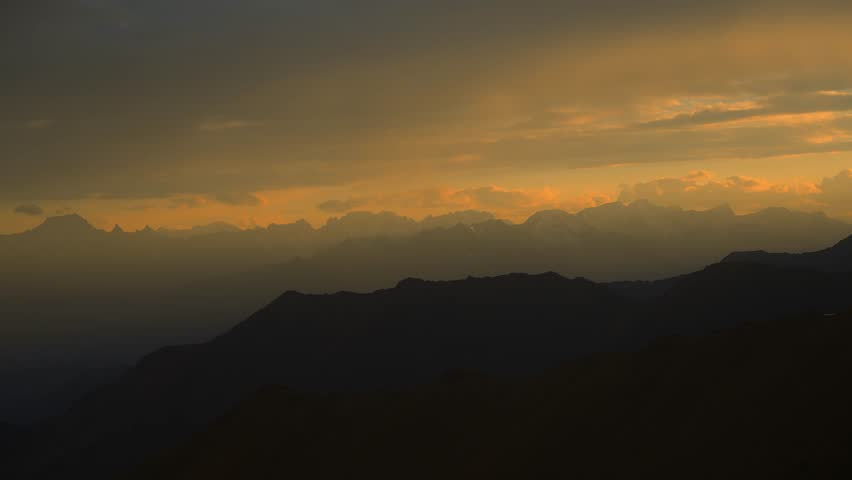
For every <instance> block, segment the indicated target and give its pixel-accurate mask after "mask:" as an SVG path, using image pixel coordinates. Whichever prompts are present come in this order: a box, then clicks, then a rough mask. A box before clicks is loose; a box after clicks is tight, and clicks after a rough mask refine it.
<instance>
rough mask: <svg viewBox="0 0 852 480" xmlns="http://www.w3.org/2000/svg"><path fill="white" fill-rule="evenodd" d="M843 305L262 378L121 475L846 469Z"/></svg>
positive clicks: (849, 395)
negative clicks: (560, 356) (555, 353)
mask: <svg viewBox="0 0 852 480" xmlns="http://www.w3.org/2000/svg"><path fill="white" fill-rule="evenodd" d="M851 343H852V315H850V314H844V315H839V316H832V317H825V316H823V315H816V316H807V317H798V318H792V319H786V320H779V321H771V322H764V323H750V324H745V325H741V326H739V327H737V328H735V329H732V330H729V331H725V332H723V333H722V334H720V335H715V336H710V337H704V338H691V337H670V338H666V339H664V340H660V341H657V342H655V343H654V344H652V345H651V346H650V347H649V348H645V349H643V350H641V351H638V352H636V353H610V354H598V355H593V356H590V357H587V358H584V359H582V360H578V361H574V362H571V363H568V364H567V365H565V366H563V367H561V368H558V369H554V370H551V371H549V372H547V373H545V374H543V375H540V376H538V377H535V378H533V379H528V380H508V381H507V380H497V379H493V378H489V377H486V376H481V375H476V374H473V373H470V372H469V373H464V372H457V373H456V374H452V375H446V376H445V378H444V380H443V381H442V382H438V383H434V384H431V385H429V386H423V387H418V388H413V389H403V390H398V391H392V392H380V393H370V394H338V395H323V394H304V393H297V392H294V391H293V390H291V389H288V388H284V387H268V388H264V389H262V390H261V391H259V392H258V393H257V394H256V395H254V396H253V397H251V398H250V399H249V400H247V401H245V402H242V403H241V404H240V405H239V406H238V407H236V408H235V409H234V410H232V411H231V412H230V413H229V414H227V415H225V416H224V417H222V418H220V419H219V420H217V421H216V422H215V423H213V424H212V426H211V427H209V428H207V429H206V430H205V431H204V432H202V433H200V434H198V435H195V436H194V437H193V438H192V439H191V440H190V441H189V442H187V443H186V444H184V445H183V446H181V447H180V448H177V449H174V450H172V451H170V452H168V453H165V454H161V455H158V456H157V457H155V458H154V459H152V460H150V461H148V462H147V463H146V464H145V465H144V466H140V467H136V468H134V469H133V472H132V473H131V474H130V475H129V476H128V478H130V479H148V478H158V479H175V480H178V479H181V480H183V479H197V478H203V479H207V480H212V479H226V478H245V479H255V478H311V479H325V478H328V479H340V478H374V479H384V478H387V479H397V478H408V479H421V478H422V479H435V478H445V479H454V478H458V479H470V478H489V479H499V478H506V479H517V478H571V479H588V478H672V479H675V478H676V479H682V478H691V479H711V478H712V479H718V478H743V479H762V478H767V479H768V478H772V479H784V478H809V479H812V478H849V475H850V474H852V456H850V455H849V452H852V410H850V408H849V405H850V404H852V388H850V385H849V381H848V379H849V378H850V375H852V349H850V348H849V345H850V344H851Z"/></svg>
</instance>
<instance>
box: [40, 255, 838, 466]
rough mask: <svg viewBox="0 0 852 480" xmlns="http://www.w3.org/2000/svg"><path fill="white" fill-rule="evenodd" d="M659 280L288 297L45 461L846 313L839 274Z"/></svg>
mask: <svg viewBox="0 0 852 480" xmlns="http://www.w3.org/2000/svg"><path fill="white" fill-rule="evenodd" d="M665 282H666V283H665V284H664V285H662V286H661V287H662V288H660V289H657V288H656V287H655V286H654V285H649V286H648V285H643V286H642V287H641V288H642V289H643V290H644V291H651V292H655V293H654V294H653V295H650V296H646V295H635V297H636V298H640V299H641V300H630V299H628V298H627V297H625V296H623V295H621V294H620V293H618V292H619V291H626V290H629V289H630V287H629V286H627V287H625V286H621V287H620V288H621V290H619V288H612V287H609V286H607V285H603V284H596V283H594V282H591V281H588V280H585V279H582V278H576V279H568V278H565V277H562V276H561V275H558V274H556V273H552V272H551V273H545V274H539V275H528V274H511V275H502V276H496V277H470V278H467V279H463V280H452V281H424V280H417V279H412V278H408V279H406V280H403V281H401V282H399V284H398V286H397V287H396V288H390V289H384V290H378V291H375V292H373V293H370V294H361V293H347V292H339V293H336V294H319V295H317V294H313V295H312V294H299V293H296V292H288V293H285V294H283V295H281V296H279V297H278V298H277V299H276V300H275V301H274V302H272V303H270V304H269V305H268V306H266V307H265V308H263V309H261V310H260V311H258V312H257V313H255V314H254V315H252V316H251V317H249V318H248V319H247V320H245V321H243V322H242V323H240V324H239V325H237V326H236V327H234V328H232V329H231V330H230V331H228V332H227V333H225V334H223V335H221V336H219V337H217V338H215V339H213V340H211V341H209V342H205V343H201V344H196V345H184V346H177V347H169V348H166V349H161V350H159V351H157V352H155V353H154V354H151V355H149V356H147V357H145V358H144V360H143V361H141V362H140V363H139V364H138V365H137V366H136V367H135V368H133V369H131V370H130V371H129V372H128V373H127V374H125V375H124V376H123V377H122V378H121V379H120V380H119V381H117V382H115V383H114V384H112V385H109V386H107V387H105V388H104V389H102V390H101V391H99V392H97V393H95V394H93V395H91V396H90V397H88V398H86V399H85V400H84V401H81V402H79V403H78V404H76V405H75V407H74V408H73V409H72V410H71V412H69V414H68V415H67V416H65V417H63V418H62V419H61V421H60V422H58V423H57V424H56V425H55V427H54V429H53V432H54V433H53V435H55V436H53V437H52V438H51V439H50V442H49V444H50V445H54V446H55V449H53V448H51V449H50V450H49V451H47V452H46V453H45V454H46V455H48V458H51V459H52V460H51V461H50V462H49V463H46V464H44V466H45V468H47V469H48V471H53V472H68V471H75V469H77V471H86V473H87V474H88V475H90V476H91V477H96V475H95V474H94V473H93V472H92V468H91V466H92V465H101V466H102V467H103V468H104V470H103V471H104V472H109V471H110V469H112V468H114V467H117V466H121V465H129V464H132V463H133V462H136V461H138V460H140V459H141V458H142V457H143V456H145V455H147V454H148V453H149V452H151V449H152V448H159V447H163V446H169V445H175V444H176V442H179V441H181V440H182V439H185V438H186V437H187V435H189V434H190V433H191V432H193V431H195V430H196V429H197V428H199V427H200V426H201V425H203V424H205V423H206V422H208V421H210V420H212V419H214V418H216V417H217V416H219V415H221V414H222V413H223V412H225V411H226V410H227V409H228V408H230V407H231V406H233V405H234V404H235V403H236V402H238V401H239V400H240V399H242V398H244V397H245V396H246V395H249V394H251V393H252V392H254V391H256V389H257V388H259V387H260V386H262V385H266V384H282V385H287V386H289V387H291V388H294V389H296V390H298V391H302V392H327V393H328V392H353V391H361V392H364V391H369V390H375V389H387V388H407V387H408V386H411V385H414V384H417V383H421V382H428V381H435V380H437V379H439V378H441V376H442V375H443V374H444V373H445V372H447V371H452V370H457V369H461V370H469V371H477V372H482V373H483V374H485V375H501V376H502V375H507V376H515V375H519V374H529V373H533V372H536V371H541V370H542V369H545V368H549V367H553V366H555V365H558V364H559V363H560V362H563V361H566V360H571V359H573V358H576V357H578V356H581V355H586V354H589V353H593V352H605V351H625V350H628V351H629V350H632V349H635V348H638V347H641V346H643V345H645V344H646V343H647V342H648V341H649V340H651V339H653V338H657V337H659V336H661V335H678V334H706V333H711V332H716V331H719V330H720V329H723V328H727V327H731V326H733V325H735V324H737V323H738V322H741V321H744V320H747V321H760V320H768V319H771V318H775V317H779V316H786V315H795V314H801V313H804V312H818V313H819V314H822V313H831V312H839V311H845V310H847V309H848V308H850V307H852V297H850V296H849V292H850V291H852V274H845V273H826V272H819V271H810V270H802V269H785V268H779V267H774V266H768V265H760V264H754V263H726V264H719V265H713V266H710V267H708V268H705V269H703V270H701V271H698V272H695V273H692V274H689V275H684V276H681V277H678V278H676V279H672V280H667V281H665ZM660 290H662V293H661V292H660ZM164 419H167V420H164ZM95 452H96V453H95ZM93 455H94V456H96V457H97V458H94V457H93ZM35 464H39V465H41V463H38V462H36V463H35ZM51 469H55V470H51ZM80 469H82V470H80Z"/></svg>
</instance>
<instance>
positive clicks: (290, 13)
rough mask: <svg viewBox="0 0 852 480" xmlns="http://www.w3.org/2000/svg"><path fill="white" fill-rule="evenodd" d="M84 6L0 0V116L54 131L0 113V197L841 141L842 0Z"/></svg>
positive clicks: (187, 188)
mask: <svg viewBox="0 0 852 480" xmlns="http://www.w3.org/2000/svg"><path fill="white" fill-rule="evenodd" d="M85 3H91V2H82V3H81V2H58V1H50V2H44V1H33V0H8V1H6V2H3V8H4V9H5V10H4V11H5V12H9V14H8V15H0V28H2V30H3V32H4V34H5V35H6V38H7V39H8V41H6V42H2V44H0V57H2V58H4V60H5V63H6V65H7V66H8V70H9V71H14V72H18V73H20V75H17V74H16V75H15V76H11V77H10V76H7V77H4V78H0V89H2V90H3V91H4V92H6V94H5V95H4V102H5V103H4V108H3V109H2V111H0V125H16V126H20V125H21V124H22V122H23V121H24V120H27V118H24V119H21V118H20V112H28V115H30V116H31V118H32V119H36V120H33V121H34V122H36V121H43V120H39V119H47V118H50V119H55V121H56V122H57V124H59V123H60V122H61V125H62V127H63V128H61V129H59V128H54V129H51V130H50V132H49V133H50V134H51V138H50V141H44V138H40V137H41V135H36V134H35V133H34V132H22V130H23V129H22V128H8V129H0V145H3V147H2V150H3V151H2V155H0V171H3V172H4V175H2V176H0V197H4V198H5V199H6V200H11V201H14V200H13V199H18V198H39V199H48V200H53V199H63V200H64V199H82V198H90V197H91V196H92V195H94V194H98V193H105V194H110V195H113V196H128V197H137V198H154V197H158V198H169V197H172V196H174V195H176V194H181V195H183V194H192V195H202V196H211V195H215V193H216V192H221V191H244V192H256V191H263V190H273V189H283V188H299V187H307V186H316V185H318V184H327V183H329V182H334V184H335V185H338V186H340V185H343V186H346V185H353V184H355V183H356V182H360V181H362V180H365V179H366V180H369V181H372V182H373V183H374V184H377V183H379V182H380V181H383V180H384V181H386V182H388V183H387V184H385V186H384V188H385V189H390V188H393V189H406V188H416V187H415V186H416V185H421V184H422V183H420V182H417V183H415V182H414V181H413V180H412V181H411V183H410V184H409V185H397V184H392V183H390V182H391V181H390V180H387V176H388V175H389V172H394V171H399V170H403V169H409V167H410V166H411V165H421V164H427V165H429V166H427V167H424V168H423V171H424V174H428V175H431V176H433V177H435V178H434V179H430V180H429V181H432V182H433V184H457V183H458V178H460V177H459V176H458V175H457V174H458V173H459V172H464V173H466V174H467V173H470V175H468V176H466V177H465V178H466V179H470V180H466V181H467V182H469V184H471V185H484V184H489V183H492V182H499V181H500V180H498V179H499V178H506V175H500V176H498V177H492V176H490V175H492V173H493V172H495V171H496V170H498V169H499V170H500V171H501V173H502V174H508V175H511V174H513V173H518V174H527V173H530V172H531V171H536V170H545V171H551V170H553V171H555V170H556V169H561V170H563V171H564V170H568V169H573V168H579V167H591V166H600V165H612V164H624V163H652V162H661V161H675V160H694V161H701V160H706V159H719V158H735V157H741V158H744V157H748V158H753V157H769V156H775V155H788V154H795V153H801V152H825V151H829V150H831V151H842V150H849V149H852V144H850V140H848V139H847V137H846V136H845V134H846V133H848V132H850V131H852V129H850V128H846V127H843V125H841V124H840V123H839V122H841V120H842V118H840V117H842V116H843V115H845V114H846V113H848V111H849V108H847V106H848V99H847V98H845V97H846V96H847V95H845V92H846V91H847V90H848V89H849V87H850V86H852V57H850V56H849V55H848V51H847V50H848V49H847V48H845V47H844V46H845V45H849V44H850V42H852V31H850V29H849V28H848V24H849V23H850V20H852V14H850V8H852V4H850V2H848V1H846V2H841V1H831V0H814V1H812V2H807V5H805V4H803V2H797V1H793V0H778V1H775V2H770V3H772V8H771V9H767V8H765V7H766V3H767V2H765V1H758V0H744V1H742V0H741V1H734V0H719V1H714V2H700V1H689V2H677V1H670V0H663V1H652V2H636V1H635V0H606V1H601V2H590V1H584V0H574V1H572V0H531V1H530V2H520V3H519V2H517V1H516V0H471V1H468V2H465V8H459V6H458V2H452V1H448V0H435V1H430V2H399V1H398V0H367V1H364V2H358V4H357V5H355V3H352V2H349V3H351V5H350V4H348V3H347V2H334V3H335V8H328V5H325V3H326V2H311V1H309V0H294V1H291V2H268V1H259V0H254V1H252V0H247V1H245V2H225V1H216V2H202V1H201V0H187V1H184V2H171V3H169V2H126V1H125V2H100V1H99V2H96V3H98V4H105V5H106V4H109V5H120V6H121V7H120V9H119V10H120V11H121V14H120V15H118V16H113V15H112V14H109V15H105V14H104V10H107V9H104V8H94V9H93V8H91V7H81V5H84V4H85ZM338 4H339V5H338ZM109 10H111V9H109ZM105 18H108V19H109V22H107V23H117V22H123V21H125V20H126V19H132V20H133V21H132V22H130V23H131V25H132V27H133V28H132V30H133V32H132V35H129V34H127V32H124V33H122V32H117V31H116V30H115V29H112V28H104V24H105ZM471 25H473V26H475V28H469V27H470V26H471ZM612 38H621V39H623V41H619V42H612V41H611V40H612ZM22 44H26V45H27V46H28V48H27V51H26V52H25V51H23V50H21V49H20V48H19V46H20V45H22ZM57 45H62V48H61V49H57V48H56V46H57ZM340 45H346V46H347V48H345V49H341V48H340ZM814 52H817V54H815V53H814ZM577 65H582V66H583V68H577ZM223 66H227V67H224V68H223ZM777 72H785V74H784V75H778V74H777ZM59 79H61V82H59ZM648 99H652V100H654V101H656V102H657V105H656V108H659V109H660V110H659V111H658V112H656V113H654V114H653V115H647V114H648V112H649V111H650V110H643V107H645V106H646V104H647V103H648ZM844 102H846V103H844ZM844 105H847V106H844ZM825 112H829V113H832V114H833V115H834V116H833V117H825V118H821V117H819V116H818V115H817V116H814V115H813V114H822V113H825ZM655 121H656V122H668V123H667V124H666V123H657V124H649V125H644V126H643V125H642V124H643V123H648V122H655ZM821 123H828V124H836V125H833V126H832V125H823V126H821V127H820V128H823V127H824V128H825V129H827V130H829V129H835V128H836V130H837V131H838V133H839V134H837V135H835V134H833V132H832V131H825V132H823V131H822V130H818V131H817V130H814V129H815V125H816V124H821ZM38 125H44V123H42V124H36V123H34V124H33V126H38ZM257 125H262V126H263V128H251V127H254V126H257ZM720 125H724V126H725V129H724V131H720V130H719V129H718V128H709V127H708V126H714V127H718V126H720ZM729 127H730V128H729ZM734 127H735V128H734ZM188 130H190V131H188ZM734 130H736V131H734ZM225 133H226V134H225ZM471 152H475V153H474V154H471ZM434 159H442V160H443V159H449V161H446V162H444V161H435V160H434ZM318 165H319V167H317V166H318ZM368 167H369V168H368ZM235 171H236V172H239V174H238V175H237V174H234V175H231V174H225V175H219V174H217V172H235ZM90 172H97V174H96V175H95V174H92V173H90ZM477 175H479V176H478V177H477ZM418 180H419V177H418ZM406 181H407V180H406ZM323 182H324V183H323ZM495 196H499V194H498V195H495ZM503 197H506V195H503ZM492 200H493V199H492ZM311 206H313V202H312V205H311Z"/></svg>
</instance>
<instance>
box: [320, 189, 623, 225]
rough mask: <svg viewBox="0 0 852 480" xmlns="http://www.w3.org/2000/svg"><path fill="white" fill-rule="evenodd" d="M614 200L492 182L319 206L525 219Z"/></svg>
mask: <svg viewBox="0 0 852 480" xmlns="http://www.w3.org/2000/svg"><path fill="white" fill-rule="evenodd" d="M611 201H613V198H612V197H611V196H610V195H608V194H605V193H593V194H581V195H577V196H573V197H568V198H565V197H563V195H562V194H561V193H560V192H559V191H557V190H555V189H552V188H540V189H512V188H504V187H499V186H496V185H489V186H483V187H471V188H462V189H456V188H441V187H436V188H427V189H419V190H410V191H404V192H394V193H388V194H381V195H372V196H358V197H350V198H348V199H345V200H328V201H325V202H323V203H321V204H319V205H318V207H317V208H318V209H319V210H321V211H323V212H326V213H343V212H347V211H351V210H355V209H367V210H377V211H378V210H393V211H400V212H404V213H406V214H409V215H413V216H418V215H417V214H419V215H420V216H423V215H427V214H428V215H432V214H443V213H446V212H451V211H462V210H484V211H488V212H490V213H493V214H494V215H496V216H497V217H499V218H503V219H509V220H514V221H523V220H525V219H526V218H527V217H528V216H529V215H531V214H533V213H535V212H537V211H539V210H546V209H554V208H559V209H565V210H569V211H577V210H581V209H583V208H588V207H594V206H597V205H601V204H603V203H608V202H611ZM412 212H417V214H415V213H412Z"/></svg>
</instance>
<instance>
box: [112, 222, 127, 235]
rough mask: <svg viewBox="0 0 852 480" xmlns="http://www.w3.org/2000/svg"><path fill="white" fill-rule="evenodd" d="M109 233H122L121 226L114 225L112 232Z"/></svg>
mask: <svg viewBox="0 0 852 480" xmlns="http://www.w3.org/2000/svg"><path fill="white" fill-rule="evenodd" d="M110 233H124V229H123V228H121V225H119V224H117V223H116V224H115V226H114V227H112V231H111V232H110Z"/></svg>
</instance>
